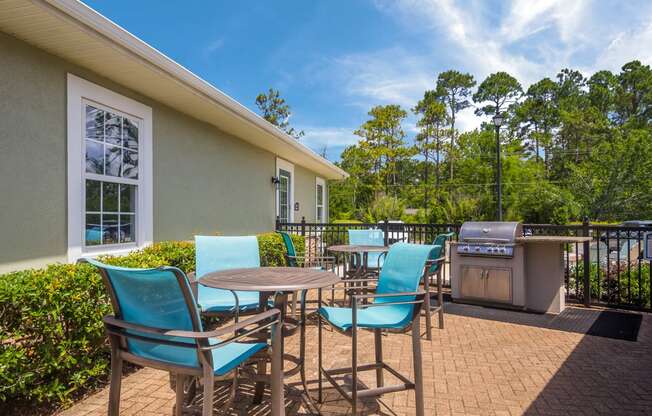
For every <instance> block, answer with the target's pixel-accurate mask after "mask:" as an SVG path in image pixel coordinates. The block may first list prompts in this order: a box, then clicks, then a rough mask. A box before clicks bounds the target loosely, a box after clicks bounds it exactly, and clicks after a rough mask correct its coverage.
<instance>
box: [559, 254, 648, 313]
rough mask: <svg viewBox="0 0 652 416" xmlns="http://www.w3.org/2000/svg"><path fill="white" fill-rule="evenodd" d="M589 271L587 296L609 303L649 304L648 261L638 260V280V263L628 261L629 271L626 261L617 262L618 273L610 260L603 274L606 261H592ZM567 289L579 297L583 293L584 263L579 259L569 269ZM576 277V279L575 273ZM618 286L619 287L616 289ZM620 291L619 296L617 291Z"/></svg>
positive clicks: (582, 295)
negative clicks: (628, 271) (629, 264)
mask: <svg viewBox="0 0 652 416" xmlns="http://www.w3.org/2000/svg"><path fill="white" fill-rule="evenodd" d="M589 271H590V281H591V298H592V299H593V300H600V301H603V302H607V303H613V304H631V305H637V306H643V307H649V306H650V304H651V303H650V302H651V300H652V299H651V298H650V265H649V264H648V263H642V264H641V271H640V273H641V274H640V276H641V284H640V285H639V281H638V276H639V274H638V273H639V272H638V265H637V262H635V261H634V262H632V264H631V270H630V273H627V262H621V264H620V273H618V267H617V265H616V264H612V265H611V267H610V268H609V275H607V270H606V265H602V266H601V267H599V268H598V265H597V263H595V262H592V263H591V267H590V269H589ZM569 273H570V275H569V289H570V290H571V292H575V290H576V289H575V288H576V285H577V295H578V298H579V299H582V298H583V297H584V265H583V264H582V263H580V264H578V265H577V266H575V267H571V269H570V270H569ZM576 274H577V276H578V279H577V281H576V278H575V275H576ZM619 289H620V290H619ZM619 292H620V296H618V293H619ZM639 295H640V299H641V301H640V303H639Z"/></svg>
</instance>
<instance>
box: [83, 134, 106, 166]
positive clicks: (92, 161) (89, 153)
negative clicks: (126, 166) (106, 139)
mask: <svg viewBox="0 0 652 416" xmlns="http://www.w3.org/2000/svg"><path fill="white" fill-rule="evenodd" d="M86 172H88V173H97V174H99V175H102V174H104V145H103V144H102V143H96V142H93V141H90V140H86Z"/></svg>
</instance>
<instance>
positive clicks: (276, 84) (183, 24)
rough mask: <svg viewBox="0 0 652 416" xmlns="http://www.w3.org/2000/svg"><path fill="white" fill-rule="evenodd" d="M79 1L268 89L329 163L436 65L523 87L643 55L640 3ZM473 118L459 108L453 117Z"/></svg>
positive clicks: (201, 64) (174, 53)
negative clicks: (374, 111)
mask: <svg viewBox="0 0 652 416" xmlns="http://www.w3.org/2000/svg"><path fill="white" fill-rule="evenodd" d="M85 2H86V3H87V4H88V5H89V6H91V7H93V8H94V9H95V10H97V11H99V12H100V13H102V14H103V15H104V16H106V17H108V18H109V19H111V20H113V21H115V22H116V23H118V24H119V25H121V26H122V27H124V28H125V29H127V30H128V31H130V32H131V33H133V34H134V35H136V36H138V37H140V38H141V39H142V40H144V41H145V42H147V43H149V44H150V45H152V46H153V47H155V48H156V49H158V50H160V51H161V52H163V53H164V54H166V55H168V56H169V57H171V58H172V59H174V60H176V61H177V62H179V63H180V64H182V65H183V66H185V67H186V68H188V69H190V70H191V71H193V72H194V73H195V74H197V75H199V76H200V77H202V78H204V79H205V80H207V81H208V82H210V83H212V84H213V85H215V86H216V87H217V88H219V89H220V90H222V91H224V92H225V93H227V94H228V95H230V96H231V97H233V98H235V99H236V100H238V101H239V102H241V103H242V104H244V105H246V106H248V107H250V108H252V109H255V105H254V100H255V97H256V95H257V94H258V93H259V92H262V91H266V90H267V89H268V88H269V87H273V88H276V89H278V90H280V91H281V94H282V96H283V97H284V98H286V100H287V101H288V103H289V104H290V105H291V107H292V112H293V115H292V118H291V120H290V121H291V124H292V125H293V126H295V127H296V128H298V129H303V130H305V132H306V136H305V137H304V138H303V139H301V140H302V142H303V143H304V144H306V145H308V146H309V147H311V148H312V149H314V150H317V151H320V150H321V149H322V148H323V147H324V146H327V155H328V158H329V159H331V160H337V159H338V158H339V154H340V152H341V151H342V149H343V148H344V146H346V145H348V144H352V143H355V141H356V136H354V135H353V130H355V128H357V127H358V126H359V125H360V124H362V123H363V122H364V121H365V120H366V117H367V116H366V113H367V111H368V110H369V109H370V108H371V107H372V106H374V105H377V104H400V105H401V106H403V107H404V108H405V109H409V108H411V107H412V106H414V104H415V103H416V101H417V100H418V99H419V98H420V97H421V96H422V95H423V91H424V90H425V89H427V88H433V86H434V80H435V78H436V76H437V74H438V73H439V72H441V71H444V70H447V69H451V68H452V69H458V70H461V71H467V72H470V73H472V74H473V75H474V76H475V77H476V79H477V80H478V81H481V80H482V79H483V78H484V77H486V76H487V75H488V74H489V73H492V72H495V71H499V70H504V71H507V72H510V73H511V74H513V75H515V76H516V77H517V78H518V79H519V81H521V83H523V84H524V87H527V85H529V84H530V83H532V82H535V81H537V80H538V79H540V78H542V77H544V76H550V77H554V75H555V74H556V73H557V72H558V71H559V70H560V69H561V68H563V67H572V68H575V69H579V70H581V71H582V72H584V73H585V74H586V75H589V74H591V73H592V72H594V71H595V70H599V69H610V70H613V71H618V69H619V68H620V67H621V66H622V64H623V63H625V62H627V61H630V60H632V59H639V60H641V61H643V62H644V63H646V64H650V63H651V62H652V47H650V45H651V44H652V2H651V1H648V0H621V1H617V0H537V1H534V0H504V1H503V0H496V1H485V0H460V1H454V0H430V1H426V0H386V1H385V0H375V1H374V0H349V1H345V0H322V1H316V0H315V1H301V0H294V1H292V0H286V1H263V0H259V1H254V0H251V1H247V0H239V1H223V0H220V1H216V0H205V1H200V0H186V1H183V2H169V1H152V0H141V1H126V0H112V1H99V0H85ZM481 121H482V120H481V119H479V118H478V117H476V116H474V115H473V111H472V109H469V110H466V111H465V112H464V113H462V114H461V115H460V120H459V125H460V128H461V129H463V130H468V129H472V128H474V127H476V126H478V125H479V124H480V122H481ZM414 122H415V120H414V117H413V116H411V117H410V118H409V119H408V120H407V121H406V123H405V129H406V131H407V132H408V134H409V135H410V136H412V135H413V134H414Z"/></svg>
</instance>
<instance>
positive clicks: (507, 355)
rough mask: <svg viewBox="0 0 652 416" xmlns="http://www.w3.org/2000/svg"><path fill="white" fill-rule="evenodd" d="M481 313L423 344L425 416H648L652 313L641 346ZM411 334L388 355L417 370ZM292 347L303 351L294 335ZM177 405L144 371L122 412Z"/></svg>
mask: <svg viewBox="0 0 652 416" xmlns="http://www.w3.org/2000/svg"><path fill="white" fill-rule="evenodd" d="M476 312H478V313H474V314H473V315H472V316H468V315H463V314H452V313H447V314H446V328H445V329H444V330H435V331H434V336H433V340H432V341H431V342H428V341H425V340H424V341H423V343H422V345H423V361H424V362H423V366H424V382H425V397H426V409H427V410H426V414H431V415H521V414H526V415H563V414H569V415H601V414H608V415H643V414H648V415H649V414H651V412H652V315H645V316H644V317H643V323H642V325H641V330H640V333H639V337H638V342H630V341H620V340H614V339H608V338H602V337H594V336H588V335H584V334H581V333H577V332H567V331H561V330H555V329H549V328H543V327H540V326H533V325H528V318H527V315H524V314H519V313H518V312H514V313H513V317H514V318H513V319H510V320H509V321H508V322H506V321H505V320H495V319H491V317H492V315H491V314H487V315H486V316H483V314H482V311H481V310H479V311H476ZM521 317H522V318H523V319H521ZM521 321H522V322H521ZM519 322H521V323H519ZM324 334H325V345H326V346H325V351H327V357H326V363H327V364H328V365H329V366H346V365H348V364H349V357H350V351H351V346H350V339H349V338H345V337H343V336H341V335H339V334H337V333H333V332H330V331H324ZM308 337H309V338H308V339H309V342H308V356H309V357H310V358H311V362H310V363H309V364H308V377H309V378H310V379H313V380H314V379H315V378H316V374H317V373H316V338H317V337H316V327H314V326H311V327H309V328H308ZM360 338H361V339H360V340H359V342H360V345H361V346H362V348H361V349H360V350H361V355H362V357H361V361H360V362H371V361H372V360H373V347H371V346H373V336H372V334H370V333H363V335H362V336H361V337H360ZM311 339H312V340H315V341H314V342H310V340H311ZM410 339H411V338H410V335H409V334H389V335H388V336H386V337H384V338H383V347H384V355H385V357H386V361H387V362H388V363H389V364H390V365H391V366H393V367H395V368H397V369H399V371H402V372H404V373H406V374H409V375H410V376H411V374H412V363H411V343H410ZM365 346H370V347H369V348H367V347H365ZM287 348H288V349H289V350H293V349H294V350H296V348H295V347H294V345H293V342H292V340H289V341H288V343H287ZM373 376H374V373H373V372H369V373H364V376H363V378H362V381H363V382H364V383H366V384H368V385H370V386H373V385H374V381H373ZM296 381H297V380H290V383H289V384H290V388H289V394H288V395H287V409H288V411H287V414H288V415H303V414H311V413H310V412H309V411H308V410H307V408H306V407H305V405H304V403H303V402H302V400H301V395H300V391H299V390H298V387H297V386H296V385H295V384H293V382H294V383H296ZM389 381H390V380H387V379H386V383H388V384H389ZM325 385H327V384H326V382H325ZM311 386H312V387H316V385H314V384H313V385H311ZM251 397H252V386H251V385H247V384H245V385H243V386H242V387H241V389H240V390H239V393H238V397H237V399H236V402H237V409H235V410H233V411H232V413H231V414H234V415H256V416H262V415H266V414H269V409H268V407H267V403H266V402H264V403H263V404H261V405H259V406H253V405H252V404H251ZM107 398H108V389H105V390H102V391H100V392H98V393H96V394H95V395H93V396H91V397H88V398H87V399H85V400H84V401H82V402H80V403H78V404H77V405H75V406H74V407H72V408H70V409H68V410H66V411H64V412H62V413H61V414H60V416H91V415H92V416H95V415H106V406H107ZM326 399H327V400H326V403H325V404H324V405H323V408H322V413H323V414H324V415H344V414H347V413H349V406H348V404H347V403H346V402H345V401H344V400H341V399H338V396H337V394H336V393H335V392H334V391H329V392H328V394H327V396H326ZM364 404H365V414H373V415H413V414H414V394H413V393H412V392H402V393H395V394H392V395H387V396H384V397H383V398H382V399H381V400H368V401H366V402H365V403H364ZM173 405H174V394H173V392H172V390H170V388H169V385H168V375H167V373H164V372H161V371H157V370H151V369H144V370H140V371H138V372H136V373H134V374H132V375H130V376H128V377H126V378H125V379H124V381H123V389H122V400H121V413H120V414H121V415H143V416H162V415H171V414H172V409H173Z"/></svg>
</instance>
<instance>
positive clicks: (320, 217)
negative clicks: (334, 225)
mask: <svg viewBox="0 0 652 416" xmlns="http://www.w3.org/2000/svg"><path fill="white" fill-rule="evenodd" d="M323 221H324V208H322V207H317V222H323Z"/></svg>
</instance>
